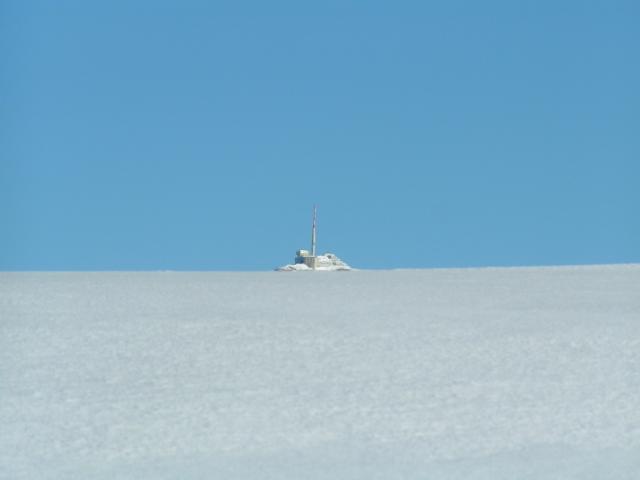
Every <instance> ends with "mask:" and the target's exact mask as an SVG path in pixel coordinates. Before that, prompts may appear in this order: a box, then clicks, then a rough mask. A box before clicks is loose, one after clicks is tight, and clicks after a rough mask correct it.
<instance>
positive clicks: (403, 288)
mask: <svg viewBox="0 0 640 480" xmlns="http://www.w3.org/2000/svg"><path fill="white" fill-rule="evenodd" d="M639 476H640V266H637V265H627V266H597V267H564V268H527V269H517V268H513V269H471V270H415V271H356V272H352V273H350V274H349V275H282V274H278V273H272V272H269V273H2V274H0V478H2V479H5V478H6V479H23V478H24V479H27V478H28V479H58V478H69V479H71V478H73V479H78V478H91V479H175V478H180V479H212V478H220V479H239V478H242V479H244V478H246V479H301V478H304V479H338V478H339V479H356V478H357V479H373V478H380V479H396V478H412V479H414V478H415V479H417V478H420V479H523V478H527V479H552V478H553V479H581V480H582V479H636V478H639Z"/></svg>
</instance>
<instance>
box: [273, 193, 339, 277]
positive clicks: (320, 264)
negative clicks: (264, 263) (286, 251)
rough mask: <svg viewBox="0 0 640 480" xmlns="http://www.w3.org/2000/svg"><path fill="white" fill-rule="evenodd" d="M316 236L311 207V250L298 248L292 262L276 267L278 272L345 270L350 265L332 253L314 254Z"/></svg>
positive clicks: (315, 210)
mask: <svg viewBox="0 0 640 480" xmlns="http://www.w3.org/2000/svg"><path fill="white" fill-rule="evenodd" d="M316 238H317V209H316V207H315V205H314V207H313V225H312V227H311V252H309V250H298V251H297V252H296V258H295V261H294V263H293V264H290V265H285V266H283V267H280V268H277V269H276V270H278V271H279V272H291V271H306V270H323V271H346V270H351V267H350V266H349V265H347V264H346V263H345V262H343V261H342V260H340V259H339V258H338V257H337V256H336V255H334V254H333V253H325V254H324V255H316Z"/></svg>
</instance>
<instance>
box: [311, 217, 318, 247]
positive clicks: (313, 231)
mask: <svg viewBox="0 0 640 480" xmlns="http://www.w3.org/2000/svg"><path fill="white" fill-rule="evenodd" d="M316 217H317V208H316V206H315V205H314V206H313V226H312V227H311V256H312V257H315V256H316Z"/></svg>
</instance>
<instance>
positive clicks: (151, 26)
mask: <svg viewBox="0 0 640 480" xmlns="http://www.w3.org/2000/svg"><path fill="white" fill-rule="evenodd" d="M639 18H640V3H638V2H636V1H615V0H608V1H600V2H592V1H535V2H534V1H486V2H476V1H455V0H454V1H450V2H449V1H447V2H429V1H424V2H375V1H371V2H348V1H340V2H338V1H335V2H333V1H329V2H293V1H292V2H257V1H255V2H254V1H246V2H215V1H214V2H205V1H199V2H196V1H181V2H163V1H153V2H151V1H150V2H145V1H112V2H86V1H50V2H38V1H28V0H27V1H24V0H23V1H18V0H4V1H3V2H2V3H1V4H0V69H1V71H2V75H0V219H1V224H2V234H1V235H0V270H141V269H142V270H147V269H151V270H156V269H177V270H264V269H270V268H273V267H276V266H278V265H281V264H284V263H287V262H289V261H291V260H292V256H293V254H294V251H295V250H296V249H298V248H301V247H307V244H308V243H309V236H310V235H309V227H310V216H311V208H312V205H313V204H314V203H317V204H318V206H319V249H320V250H323V251H324V250H331V251H334V252H335V253H337V254H338V255H340V256H341V257H343V258H344V259H345V260H346V261H348V262H349V263H351V264H353V265H354V266H356V267H361V268H394V267H459V266H487V265H549V264H584V263H619V262H639V261H640V215H639V214H638V211H639V208H638V207H639V206H640V188H639V187H638V185H639V183H640V165H639V163H640V134H639V131H638V130H639V127H640V121H639V114H640V88H639V87H638V86H639V85H640V66H639V63H638V61H637V49H638V45H640V30H639V29H638V28H637V24H638V19H639Z"/></svg>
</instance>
